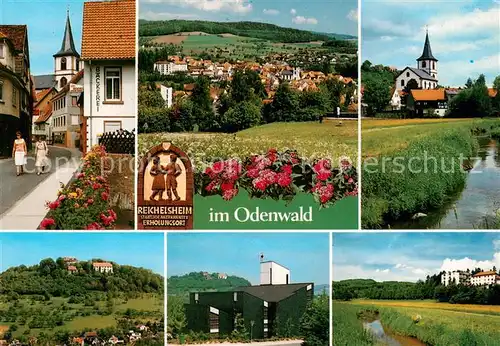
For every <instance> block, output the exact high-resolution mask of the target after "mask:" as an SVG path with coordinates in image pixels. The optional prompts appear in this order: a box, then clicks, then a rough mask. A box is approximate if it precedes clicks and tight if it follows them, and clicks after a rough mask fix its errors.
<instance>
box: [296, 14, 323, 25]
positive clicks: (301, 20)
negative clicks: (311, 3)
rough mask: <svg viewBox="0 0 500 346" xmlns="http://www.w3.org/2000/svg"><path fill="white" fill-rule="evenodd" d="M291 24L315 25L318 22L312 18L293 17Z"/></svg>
mask: <svg viewBox="0 0 500 346" xmlns="http://www.w3.org/2000/svg"><path fill="white" fill-rule="evenodd" d="M292 22H294V23H295V24H313V25H316V24H318V20H317V19H316V18H314V17H309V18H307V17H304V16H296V17H293V19H292Z"/></svg>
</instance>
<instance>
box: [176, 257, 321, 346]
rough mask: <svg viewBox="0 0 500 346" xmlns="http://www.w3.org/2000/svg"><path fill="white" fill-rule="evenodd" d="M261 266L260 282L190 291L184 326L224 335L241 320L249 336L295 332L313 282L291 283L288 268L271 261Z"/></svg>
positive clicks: (232, 329) (219, 335)
mask: <svg viewBox="0 0 500 346" xmlns="http://www.w3.org/2000/svg"><path fill="white" fill-rule="evenodd" d="M260 267H261V273H260V285H256V286H247V287H238V288H235V289H233V290H231V291H228V292H193V293H190V296H189V304H186V305H185V310H186V317H187V328H188V329H189V330H192V331H195V332H204V333H210V334H212V335H216V336H218V337H223V336H226V335H229V334H231V333H232V332H233V331H234V330H235V328H236V326H237V325H238V324H239V323H241V322H243V324H244V325H245V329H246V330H247V331H248V332H249V333H251V338H252V339H266V338H271V337H273V336H276V335H285V334H288V335H289V336H298V333H299V325H300V320H301V318H302V316H303V315H304V313H305V311H306V309H307V307H308V306H309V304H310V303H311V302H312V300H313V297H314V284H313V283H295V284H293V283H290V270H288V269H287V268H285V267H283V266H281V265H279V264H278V263H276V262H273V261H268V262H261V265H260Z"/></svg>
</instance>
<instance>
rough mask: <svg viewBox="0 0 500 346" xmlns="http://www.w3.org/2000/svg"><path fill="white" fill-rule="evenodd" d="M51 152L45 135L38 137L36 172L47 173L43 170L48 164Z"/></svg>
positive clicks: (38, 173)
mask: <svg viewBox="0 0 500 346" xmlns="http://www.w3.org/2000/svg"><path fill="white" fill-rule="evenodd" d="M48 154H49V148H48V147H47V142H45V136H40V137H38V138H37V141H36V144H35V157H36V161H35V166H36V174H37V175H40V174H42V173H45V172H44V171H43V170H44V168H45V166H47V161H48V159H47V155H48Z"/></svg>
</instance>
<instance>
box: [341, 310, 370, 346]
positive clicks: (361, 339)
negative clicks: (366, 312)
mask: <svg viewBox="0 0 500 346" xmlns="http://www.w3.org/2000/svg"><path fill="white" fill-rule="evenodd" d="M358 311H360V308H359V307H357V306H355V305H351V304H348V303H341V302H333V345H334V346H351V345H356V346H365V345H366V346H367V345H374V344H375V341H374V338H373V337H372V335H371V334H370V333H369V332H367V331H366V330H365V329H364V328H363V324H362V323H361V321H360V320H359V319H358V317H357V312H358Z"/></svg>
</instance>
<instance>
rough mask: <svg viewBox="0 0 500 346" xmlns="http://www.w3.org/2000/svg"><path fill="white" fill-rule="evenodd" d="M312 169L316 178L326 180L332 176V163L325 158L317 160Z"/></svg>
mask: <svg viewBox="0 0 500 346" xmlns="http://www.w3.org/2000/svg"><path fill="white" fill-rule="evenodd" d="M313 170H314V173H316V178H317V179H318V180H320V181H327V180H328V179H330V177H331V176H332V164H331V163H330V160H327V159H324V160H319V161H318V162H317V163H316V164H315V165H314V166H313Z"/></svg>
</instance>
